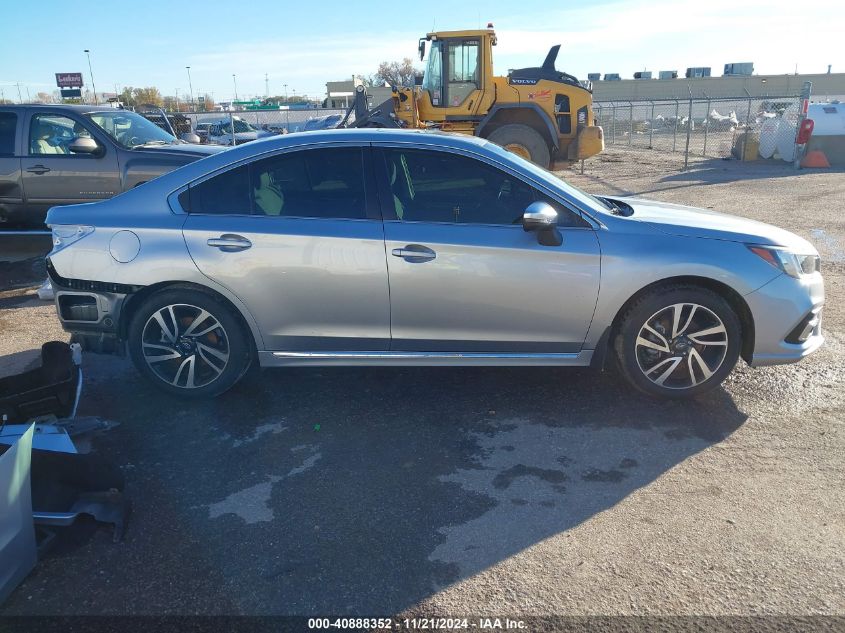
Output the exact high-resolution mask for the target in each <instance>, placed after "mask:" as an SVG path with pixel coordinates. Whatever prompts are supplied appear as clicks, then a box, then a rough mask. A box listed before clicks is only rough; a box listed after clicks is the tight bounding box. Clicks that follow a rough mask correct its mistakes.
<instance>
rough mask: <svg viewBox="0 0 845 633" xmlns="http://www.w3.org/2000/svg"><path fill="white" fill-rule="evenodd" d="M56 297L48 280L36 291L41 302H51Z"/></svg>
mask: <svg viewBox="0 0 845 633" xmlns="http://www.w3.org/2000/svg"><path fill="white" fill-rule="evenodd" d="M55 297H56V295H55V294H54V293H53V284H51V283H50V280H49V279H47V281H45V282H44V283H43V284H41V287H40V288H39V289H38V298H39V299H41V301H52V300H53V299H55Z"/></svg>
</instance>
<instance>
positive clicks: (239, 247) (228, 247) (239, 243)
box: [206, 233, 252, 253]
mask: <svg viewBox="0 0 845 633" xmlns="http://www.w3.org/2000/svg"><path fill="white" fill-rule="evenodd" d="M206 244H208V245H209V246H212V247H214V248H219V249H220V250H221V251H223V252H224V253H234V252H237V251H245V250H246V249H248V248H249V247H250V246H252V242H250V241H249V240H248V239H246V238H245V237H242V236H240V235H233V234H231V233H226V234H225V235H221V236H220V237H212V238H209V240H208V242H206Z"/></svg>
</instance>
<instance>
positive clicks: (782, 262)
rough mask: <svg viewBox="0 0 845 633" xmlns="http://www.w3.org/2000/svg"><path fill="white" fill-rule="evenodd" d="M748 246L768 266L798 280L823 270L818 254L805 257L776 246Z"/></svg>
mask: <svg viewBox="0 0 845 633" xmlns="http://www.w3.org/2000/svg"><path fill="white" fill-rule="evenodd" d="M747 246H748V249H749V250H750V251H751V252H752V253H754V254H755V255H757V257H759V258H760V259H763V260H764V261H765V262H766V263H767V264H770V265H772V266H774V267H775V268H777V269H778V270H780V271H781V272H785V273H786V274H787V275H789V276H790V277H795V278H796V279H800V278H801V277H802V276H804V275H812V274H813V273H815V272H819V271H820V270H821V259H820V258H819V256H818V255H816V254H809V255H803V254H800V253H793V252H791V251H789V250H787V249H785V248H778V247H776V246H757V245H755V244H747Z"/></svg>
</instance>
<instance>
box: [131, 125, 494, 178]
mask: <svg viewBox="0 0 845 633" xmlns="http://www.w3.org/2000/svg"><path fill="white" fill-rule="evenodd" d="M328 143H353V144H362V145H364V144H368V143H408V144H414V145H416V146H426V145H428V146H431V147H438V148H453V149H458V150H460V149H464V150H469V151H473V152H476V153H482V154H486V153H490V154H492V151H491V150H490V149H489V148H490V147H492V146H493V145H492V143H490V141H487V140H484V139H481V138H477V137H474V136H468V135H466V134H457V133H449V132H440V131H436V130H401V129H395V128H361V129H347V128H343V129H328V130H325V129H324V130H312V131H307V132H292V133H290V134H280V135H274V136H268V137H266V138H260V139H257V140H255V141H251V142H249V143H244V144H242V145H236V146H234V147H231V148H229V149H226V150H225V151H222V152H219V153H217V154H212V155H211V156H208V157H206V158H203V159H201V160H198V161H195V162H192V163H189V164H187V165H185V166H183V167H180V168H179V169H175V170H174V171H171V172H168V173H166V174H164V175H162V176H159V177H158V178H155V179H153V180H151V181H149V182H148V183H147V184H146V185H144V190H145V192H146V193H147V194H153V193H154V191H155V190H158V191H159V192H160V193H161V194H163V195H169V194H170V193H171V192H173V191H175V190H176V189H178V188H179V187H182V186H184V185H185V184H187V183H188V182H191V181H193V180H196V179H197V178H201V177H203V176H205V175H207V174H209V173H211V172H214V171H217V170H218V169H224V168H226V167H227V166H229V165H232V164H234V163H238V162H240V161H243V160H251V159H258V158H259V157H261V156H262V155H264V154H271V153H273V152H276V151H279V150H284V149H293V148H297V147H306V146H315V145H320V144H328ZM497 149H498V148H497ZM133 191H134V190H132V191H129V192H126V194H124V195H130V194H131V193H132V192H133ZM139 191H140V189H139Z"/></svg>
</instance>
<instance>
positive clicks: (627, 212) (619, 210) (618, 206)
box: [595, 196, 634, 217]
mask: <svg viewBox="0 0 845 633" xmlns="http://www.w3.org/2000/svg"><path fill="white" fill-rule="evenodd" d="M595 197H596V198H598V200H599V202H602V203H603V204H605V205H607V206H608V208H609V209H610V212H611V213H612V214H613V215H621V216H624V217H628V216H631V215H633V214H634V209H633V208H632V207H631V205H629V204H625V203H624V202H617V201H616V200H611V199H610V198H605V197H599V196H595Z"/></svg>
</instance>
